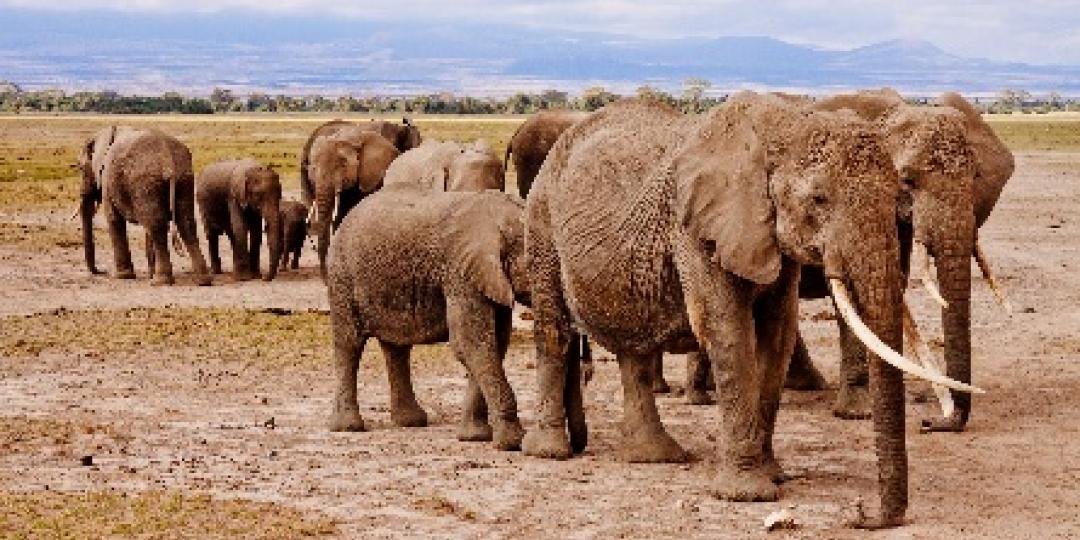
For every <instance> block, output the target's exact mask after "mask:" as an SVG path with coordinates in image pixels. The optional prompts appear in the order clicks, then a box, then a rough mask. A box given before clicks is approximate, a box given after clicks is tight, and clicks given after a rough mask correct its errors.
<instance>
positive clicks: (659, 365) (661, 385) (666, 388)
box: [652, 355, 671, 394]
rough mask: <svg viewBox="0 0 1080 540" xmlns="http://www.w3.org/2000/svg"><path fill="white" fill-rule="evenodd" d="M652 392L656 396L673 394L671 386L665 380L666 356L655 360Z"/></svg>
mask: <svg viewBox="0 0 1080 540" xmlns="http://www.w3.org/2000/svg"><path fill="white" fill-rule="evenodd" d="M652 368H653V376H652V391H653V393H654V394H669V393H671V385H669V384H668V382H667V379H665V378H664V355H660V356H657V357H656V358H655V359H654V360H653V367H652Z"/></svg>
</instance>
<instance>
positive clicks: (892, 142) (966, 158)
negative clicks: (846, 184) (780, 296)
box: [792, 89, 1015, 431]
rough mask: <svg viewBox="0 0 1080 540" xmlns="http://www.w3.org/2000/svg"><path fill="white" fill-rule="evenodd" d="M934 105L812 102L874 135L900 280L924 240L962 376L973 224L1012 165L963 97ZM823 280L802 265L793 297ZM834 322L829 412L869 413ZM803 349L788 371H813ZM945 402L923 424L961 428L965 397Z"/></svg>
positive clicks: (858, 366) (816, 292) (952, 363)
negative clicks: (894, 202) (887, 174)
mask: <svg viewBox="0 0 1080 540" xmlns="http://www.w3.org/2000/svg"><path fill="white" fill-rule="evenodd" d="M939 102H940V104H941V105H942V106H938V107H927V106H912V105H907V104H906V103H905V102H904V101H903V99H902V98H901V96H900V95H899V94H898V93H896V92H895V91H893V90H890V89H885V90H879V91H866V92H860V93H858V94H849V95H839V96H834V97H831V98H829V99H825V100H822V101H820V102H818V103H816V104H814V108H816V109H819V110H841V111H852V112H854V113H856V114H857V115H858V116H859V117H861V118H864V119H866V120H868V121H871V122H873V123H874V125H875V126H876V127H877V129H878V130H879V132H880V133H881V134H882V137H883V138H884V141H885V148H886V150H887V151H888V152H889V154H890V156H891V158H892V162H893V164H894V167H895V168H896V171H897V174H898V175H899V178H900V180H901V182H902V190H901V197H900V199H899V205H898V209H897V217H898V220H899V229H898V230H899V233H900V237H899V241H900V247H901V261H902V264H903V267H904V269H905V278H906V275H907V274H908V273H910V271H908V270H907V267H908V265H909V264H910V261H911V257H910V255H911V251H912V246H913V245H916V244H922V245H924V246H925V247H926V250H927V251H928V253H929V254H930V255H931V256H933V258H934V260H935V262H936V267H937V280H938V282H940V284H941V285H942V288H941V293H942V297H943V299H944V301H945V302H946V304H947V305H945V306H943V307H942V319H943V321H944V324H943V325H942V327H943V329H944V333H945V341H944V344H945V366H946V374H947V375H948V376H949V377H950V378H953V379H956V380H959V381H962V382H971V316H970V304H971V258H972V255H973V253H974V250H975V242H976V236H977V230H978V227H980V226H981V225H982V224H983V223H985V222H986V220H987V218H989V216H990V212H991V211H992V210H993V208H994V205H995V204H996V202H997V200H998V197H999V196H1000V194H1001V191H1002V189H1003V188H1004V186H1005V183H1006V182H1008V180H1009V178H1010V177H1011V176H1012V174H1013V171H1014V168H1015V166H1014V161H1013V156H1012V153H1011V152H1009V150H1008V148H1006V147H1005V145H1004V143H1002V142H1001V140H1000V139H998V137H997V136H996V135H995V134H994V133H993V131H992V130H991V129H990V127H989V126H988V125H986V123H985V122H984V121H983V120H982V118H981V116H980V115H979V113H978V112H977V111H976V110H975V109H974V108H972V107H971V105H970V104H969V103H967V101H965V100H964V99H963V98H962V97H960V96H959V95H958V94H955V93H947V94H944V95H943V96H942V97H941V98H940V100H939ZM913 270H915V271H918V269H913ZM905 281H906V280H905ZM824 282H825V280H824V276H823V275H822V272H821V269H820V268H809V267H808V268H805V269H804V271H803V276H802V284H801V286H802V296H803V297H804V298H821V297H824V296H826V295H827V290H826V286H825V283H824ZM839 324H840V338H841V350H842V351H843V359H842V363H841V380H840V392H839V393H838V396H837V403H836V404H835V406H834V413H835V414H836V415H837V416H840V417H842V418H863V417H866V416H868V414H869V399H868V397H867V395H866V393H867V391H868V389H867V386H866V385H867V382H868V377H867V364H866V352H865V350H864V349H863V347H862V346H861V345H860V344H859V343H858V342H857V341H856V340H855V339H854V338H853V337H852V335H851V332H850V330H849V329H848V328H847V327H846V325H844V323H843V321H839ZM800 341H801V339H800ZM805 350H806V348H805V345H802V346H800V347H799V348H798V349H797V352H799V351H802V354H796V355H795V356H793V358H792V371H794V372H804V373H805V372H810V373H815V372H816V371H817V370H816V369H815V368H814V367H813V365H812V364H811V362H810V359H809V356H808V355H806V354H805ZM952 399H953V401H954V403H955V405H956V406H955V410H954V411H953V413H952V414H951V415H950V416H949V417H946V418H941V417H938V418H933V419H927V420H924V426H925V427H926V428H927V429H928V430H931V431H960V430H963V429H964V427H965V426H966V424H967V420H968V417H969V415H970V411H971V396H970V395H969V394H966V393H963V392H952Z"/></svg>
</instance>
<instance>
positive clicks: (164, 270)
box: [146, 222, 176, 285]
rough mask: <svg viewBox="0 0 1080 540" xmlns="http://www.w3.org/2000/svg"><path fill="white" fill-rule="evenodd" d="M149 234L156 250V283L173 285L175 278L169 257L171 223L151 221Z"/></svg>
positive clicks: (148, 229) (152, 281)
mask: <svg viewBox="0 0 1080 540" xmlns="http://www.w3.org/2000/svg"><path fill="white" fill-rule="evenodd" d="M146 230H147V234H148V235H149V236H150V237H151V240H152V246H151V247H152V249H153V250H154V272H153V274H154V279H152V280H151V283H152V284H154V285H172V284H173V283H175V281H176V280H175V279H174V278H173V268H172V259H171V258H170V257H169V224H168V223H167V222H164V223H162V222H159V223H151V224H147V226H146Z"/></svg>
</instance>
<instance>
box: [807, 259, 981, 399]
mask: <svg viewBox="0 0 1080 540" xmlns="http://www.w3.org/2000/svg"><path fill="white" fill-rule="evenodd" d="M829 290H830V291H831V292H832V296H833V299H834V300H836V308H837V310H838V311H839V312H840V316H841V317H843V319H844V322H846V323H847V325H848V327H850V328H851V331H852V332H853V333H854V334H855V336H856V337H858V338H859V341H862V342H863V344H864V345H866V348H867V349H869V350H870V352H871V353H873V354H876V355H878V356H879V357H881V359H882V360H884V361H885V362H888V363H889V364H890V365H892V366H893V367H895V368H897V369H899V370H900V371H904V372H907V373H910V374H912V375H914V376H916V377H919V378H921V379H926V380H928V381H930V382H932V383H937V384H940V385H942V386H945V387H948V388H952V389H953V390H958V391H960V392H971V393H973V394H985V393H986V392H985V391H983V390H982V389H980V388H977V387H974V386H971V385H970V384H965V383H962V382H960V381H957V380H953V379H950V378H948V377H946V376H944V375H941V374H939V373H934V372H933V371H931V370H928V369H926V368H924V367H922V366H920V365H918V364H916V363H915V362H912V361H911V360H908V359H907V358H904V357H903V356H902V355H901V354H900V353H898V352H896V351H894V350H892V349H891V348H890V347H889V346H888V345H886V344H885V343H883V342H882V341H881V339H879V338H878V337H877V336H876V335H874V332H873V331H871V330H870V329H869V328H867V326H866V324H865V323H863V321H862V319H861V318H860V317H859V314H858V313H856V311H855V307H854V306H853V305H852V304H851V298H850V297H849V296H848V293H847V288H846V287H844V283H843V282H841V281H840V280H839V279H836V278H831V279H829Z"/></svg>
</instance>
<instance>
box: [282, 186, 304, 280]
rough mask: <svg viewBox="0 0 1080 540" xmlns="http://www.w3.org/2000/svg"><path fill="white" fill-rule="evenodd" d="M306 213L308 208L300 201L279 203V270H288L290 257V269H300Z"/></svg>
mask: <svg viewBox="0 0 1080 540" xmlns="http://www.w3.org/2000/svg"><path fill="white" fill-rule="evenodd" d="M308 212H309V210H308V207H307V206H306V205H305V204H304V203H302V202H300V201H293V200H284V201H281V231H282V235H281V241H282V243H283V245H282V247H281V253H282V256H281V270H287V269H288V268H289V266H290V257H291V260H292V263H291V266H292V269H293V270H296V269H298V268H300V252H301V251H303V249H304V240H305V239H306V238H307V234H308V223H307V217H308Z"/></svg>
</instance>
